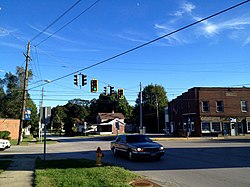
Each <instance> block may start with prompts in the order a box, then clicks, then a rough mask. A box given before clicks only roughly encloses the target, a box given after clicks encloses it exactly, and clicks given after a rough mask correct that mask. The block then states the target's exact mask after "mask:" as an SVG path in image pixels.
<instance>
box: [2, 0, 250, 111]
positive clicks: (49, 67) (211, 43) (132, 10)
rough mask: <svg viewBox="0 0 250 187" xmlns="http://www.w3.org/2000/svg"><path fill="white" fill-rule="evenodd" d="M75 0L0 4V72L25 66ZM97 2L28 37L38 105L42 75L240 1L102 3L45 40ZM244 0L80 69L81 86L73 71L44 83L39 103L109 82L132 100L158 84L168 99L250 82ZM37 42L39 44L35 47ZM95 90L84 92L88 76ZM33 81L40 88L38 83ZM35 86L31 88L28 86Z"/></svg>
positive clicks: (80, 94)
mask: <svg viewBox="0 0 250 187" xmlns="http://www.w3.org/2000/svg"><path fill="white" fill-rule="evenodd" d="M75 2H76V1H73V0H51V1H49V0H44V1H34V0H23V1H19V0H11V1H9V0H1V1H0V57H1V62H0V77H1V78H2V77H3V76H4V74H5V72H12V73H15V68H16V66H24V65H25V63H24V62H25V57H24V56H23V53H24V52H26V47H27V43H28V41H30V40H31V39H32V38H33V37H34V36H36V35H37V34H38V33H39V32H40V31H42V30H43V29H44V28H46V27H47V26H48V25H49V24H50V23H52V22H53V21H54V20H55V19H56V18H58V17H59V16H60V15H61V14H62V13H63V12H64V11H66V10H67V9H68V8H69V7H70V6H72V5H73V4H74V3H75ZM94 2H95V0H84V1H81V2H80V3H78V4H77V5H76V6H75V7H74V8H73V9H72V10H71V11H70V12H68V13H67V14H66V15H65V16H64V17H63V18H62V19H60V20H59V21H58V22H57V23H56V24H54V25H53V26H52V27H50V28H49V29H48V30H47V31H46V32H44V33H43V34H41V35H40V36H39V37H38V38H36V39H35V40H33V41H32V42H31V58H32V61H31V62H30V64H29V67H30V69H32V71H33V73H34V77H33V80H32V81H30V82H29V89H30V90H29V93H30V94H31V97H32V99H33V100H34V101H35V103H36V104H37V105H38V104H39V100H40V99H41V90H42V86H39V85H41V83H43V81H42V80H54V79H57V78H60V77H62V76H65V75H67V74H70V73H73V72H75V71H78V70H80V69H84V68H86V67H88V66H91V65H92V64H95V63H98V62H100V61H102V60H105V59H107V58H110V57H112V56H114V55H117V54H119V53H122V52H124V51H126V50H128V49H131V48H134V47H136V46H139V45H141V44H143V43H145V42H148V41H150V40H152V39H155V38H157V37H159V36H162V35H164V34H167V33H169V32H171V31H174V30H176V29H179V28H181V27H183V26H186V25H188V24H190V23H193V22H195V21H198V20H200V19H202V18H204V17H207V16H209V15H211V14H213V13H216V12H218V11H221V10H223V9H226V8H228V7H230V6H233V5H235V4H238V3H240V2H242V1H239V0H220V1H211V0H202V1H201V0H189V1H182V0H179V1H176V0H157V1H153V0H126V1H124V0H100V1H99V2H98V3H97V4H96V5H95V6H93V7H92V8H91V9H90V10H88V11H87V12H85V13H84V14H82V15H81V16H80V17H79V18H77V19H75V20H74V21H73V22H72V23H70V24H69V25H68V26H66V27H65V28H64V29H62V30H61V31H59V32H57V33H56V34H55V35H53V36H52V37H51V38H49V39H48V40H46V41H45V42H43V43H41V44H39V43H40V42H41V41H42V40H44V39H45V38H46V37H48V36H49V35H50V34H52V33H54V32H55V31H57V30H58V29H60V28H61V27H62V26H63V25H64V24H66V23H68V22H69V21H71V20H72V19H73V18H75V17H76V16H77V15H79V14H80V13H81V12H82V11H83V10H84V9H86V8H87V7H89V6H90V5H91V4H92V3H94ZM249 10H250V2H248V3H246V4H244V5H242V6H240V7H237V8H235V9H233V10H230V11H228V12H226V13H223V14H221V15H219V16H216V17H214V18H211V19H209V20H206V21H204V22H202V23H199V24H197V25H195V26H193V27H190V28H188V29H186V30H183V31H180V32H178V33H176V34H173V35H171V36H169V37H166V38H163V39H161V40H159V41H157V42H155V43H152V44H150V45H148V46H145V47H143V48H140V49H138V50H136V51H133V52H131V53H128V54H126V55H123V56H121V57H119V58H116V59H113V60H111V61H108V62H105V63H103V64H100V65H98V66H95V67H93V68H90V69H87V70H84V71H82V72H81V73H82V74H86V75H87V79H88V84H87V85H86V86H84V87H82V88H81V89H80V88H79V87H76V86H75V85H74V84H73V75H71V76H69V77H66V78H63V79H60V80H58V81H55V82H52V83H49V84H46V85H43V87H44V106H56V105H63V104H66V103H67V101H68V100H70V99H74V98H82V99H87V100H91V99H93V98H98V96H99V94H100V93H101V92H103V90H104V89H103V87H104V86H107V85H108V84H109V85H111V86H114V87H115V90H117V89H118V88H124V89H125V96H126V98H127V100H128V101H129V103H130V104H131V105H134V101H135V100H136V98H137V94H138V92H139V84H140V82H142V84H143V86H147V85H149V84H151V83H152V84H158V85H162V86H163V87H164V88H165V90H166V92H167V96H168V99H169V100H171V99H173V98H175V97H176V96H178V95H180V94H181V93H183V92H185V91H187V89H189V88H191V87H198V86H208V87H234V86H240V87H241V86H249V85H250V76H249V73H250V63H249V61H250V52H249V51H250V11H249ZM37 44H39V45H37ZM93 78H95V79H98V80H99V92H98V93H91V92H90V80H91V79H93ZM36 86H38V87H36ZM33 87H36V88H33Z"/></svg>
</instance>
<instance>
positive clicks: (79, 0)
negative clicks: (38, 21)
mask: <svg viewBox="0 0 250 187" xmlns="http://www.w3.org/2000/svg"><path fill="white" fill-rule="evenodd" d="M80 2H81V0H78V1H77V2H76V3H74V4H73V5H72V6H71V7H70V8H68V9H67V10H66V11H65V12H64V13H63V14H62V15H60V16H59V17H58V18H57V19H55V20H54V21H53V22H52V23H51V24H49V25H48V26H47V27H45V28H44V29H43V30H42V31H41V32H39V33H38V34H37V35H36V36H34V37H33V38H32V39H31V40H30V42H32V41H33V40H35V39H36V38H38V37H39V36H40V35H41V34H43V33H44V32H45V31H46V30H48V29H49V28H50V27H51V26H52V25H54V24H55V23H56V22H58V21H59V20H60V19H61V18H62V17H63V16H65V15H66V14H67V13H68V12H69V11H70V10H72V9H73V8H74V7H75V6H76V5H77V4H78V3H80Z"/></svg>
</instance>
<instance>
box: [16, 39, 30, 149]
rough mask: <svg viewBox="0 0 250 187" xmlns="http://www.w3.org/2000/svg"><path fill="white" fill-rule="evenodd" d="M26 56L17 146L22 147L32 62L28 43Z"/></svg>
mask: <svg viewBox="0 0 250 187" xmlns="http://www.w3.org/2000/svg"><path fill="white" fill-rule="evenodd" d="M24 56H25V57H26V65H25V75H24V85H23V98H22V109H21V119H20V126H19V135H18V142H17V145H20V143H21V142H22V140H23V137H22V132H23V121H24V114H25V107H26V97H27V88H28V78H29V74H28V73H29V72H28V65H29V61H30V42H29V43H28V46H27V53H26V55H24Z"/></svg>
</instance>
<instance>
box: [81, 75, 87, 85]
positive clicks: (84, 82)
mask: <svg viewBox="0 0 250 187" xmlns="http://www.w3.org/2000/svg"><path fill="white" fill-rule="evenodd" d="M86 84H87V75H82V86H84V85H86Z"/></svg>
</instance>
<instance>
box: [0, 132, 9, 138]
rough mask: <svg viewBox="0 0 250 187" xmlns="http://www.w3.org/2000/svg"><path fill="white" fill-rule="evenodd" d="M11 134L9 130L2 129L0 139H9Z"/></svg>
mask: <svg viewBox="0 0 250 187" xmlns="http://www.w3.org/2000/svg"><path fill="white" fill-rule="evenodd" d="M9 135H10V132H9V131H0V139H8V138H9Z"/></svg>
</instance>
